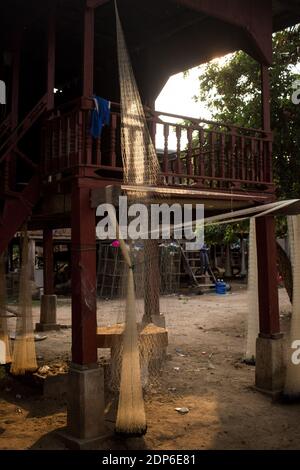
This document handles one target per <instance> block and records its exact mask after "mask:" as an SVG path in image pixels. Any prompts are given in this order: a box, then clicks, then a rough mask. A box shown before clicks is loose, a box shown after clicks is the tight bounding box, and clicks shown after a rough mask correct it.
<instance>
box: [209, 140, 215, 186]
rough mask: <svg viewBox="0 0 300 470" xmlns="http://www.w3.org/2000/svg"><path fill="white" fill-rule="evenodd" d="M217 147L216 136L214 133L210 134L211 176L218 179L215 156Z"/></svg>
mask: <svg viewBox="0 0 300 470" xmlns="http://www.w3.org/2000/svg"><path fill="white" fill-rule="evenodd" d="M215 146H216V134H215V133H214V132H213V131H212V132H211V133H210V165H211V166H210V168H211V175H210V176H212V177H213V178H215V177H216V155H215ZM211 184H212V186H214V181H212V183H211Z"/></svg>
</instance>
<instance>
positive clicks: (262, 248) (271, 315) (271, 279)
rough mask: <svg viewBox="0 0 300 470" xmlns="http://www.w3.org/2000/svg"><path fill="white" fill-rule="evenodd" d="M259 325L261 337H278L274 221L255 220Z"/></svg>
mask: <svg viewBox="0 0 300 470" xmlns="http://www.w3.org/2000/svg"><path fill="white" fill-rule="evenodd" d="M256 240H257V269H258V273H257V275H258V296H259V325H260V335H261V336H263V337H268V338H272V337H278V335H280V320H279V302H278V284H277V253H276V239H275V219H274V217H272V216H267V217H258V218H257V219H256Z"/></svg>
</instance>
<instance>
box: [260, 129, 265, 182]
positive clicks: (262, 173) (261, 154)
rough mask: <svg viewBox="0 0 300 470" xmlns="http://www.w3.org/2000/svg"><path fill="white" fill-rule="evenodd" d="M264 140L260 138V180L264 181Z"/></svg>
mask: <svg viewBox="0 0 300 470" xmlns="http://www.w3.org/2000/svg"><path fill="white" fill-rule="evenodd" d="M263 159H264V142H263V140H262V139H261V138H260V139H259V181H260V182H263V181H264V166H263V165H264V162H263Z"/></svg>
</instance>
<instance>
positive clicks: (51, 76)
mask: <svg viewBox="0 0 300 470" xmlns="http://www.w3.org/2000/svg"><path fill="white" fill-rule="evenodd" d="M55 48H56V2H54V3H53V5H52V6H51V10H50V13H49V16H48V61H47V109H48V110H51V109H53V108H54V87H55Z"/></svg>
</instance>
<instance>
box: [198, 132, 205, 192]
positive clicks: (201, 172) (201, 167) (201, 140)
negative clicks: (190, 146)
mask: <svg viewBox="0 0 300 470" xmlns="http://www.w3.org/2000/svg"><path fill="white" fill-rule="evenodd" d="M204 138H205V137H204V129H203V128H202V127H201V129H200V131H199V147H200V148H199V159H200V162H199V175H200V176H205V157H204V150H205V149H204ZM199 186H200V187H203V186H204V179H201V180H200V182H199Z"/></svg>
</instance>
